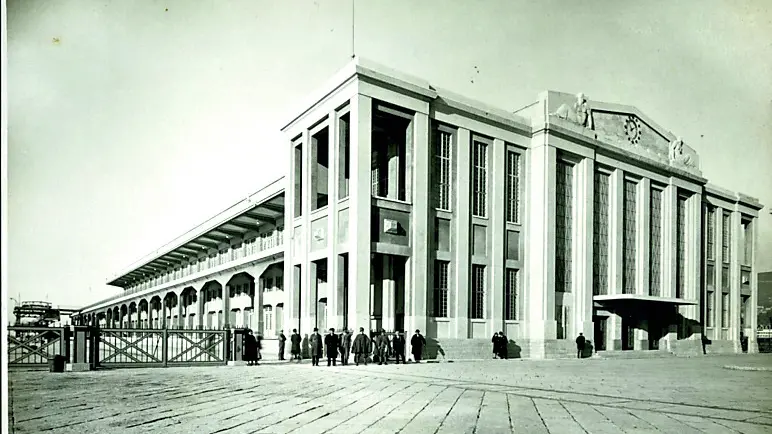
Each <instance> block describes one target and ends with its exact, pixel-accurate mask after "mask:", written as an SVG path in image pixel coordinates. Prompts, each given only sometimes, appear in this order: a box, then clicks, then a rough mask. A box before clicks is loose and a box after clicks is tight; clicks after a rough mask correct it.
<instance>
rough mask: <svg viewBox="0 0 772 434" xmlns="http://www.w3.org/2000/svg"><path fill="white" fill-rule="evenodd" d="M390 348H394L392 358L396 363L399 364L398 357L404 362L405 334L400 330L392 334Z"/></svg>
mask: <svg viewBox="0 0 772 434" xmlns="http://www.w3.org/2000/svg"><path fill="white" fill-rule="evenodd" d="M391 348H392V349H393V350H394V358H395V360H396V363H397V364H398V365H399V359H400V358H401V359H402V364H403V365H404V364H406V363H407V362H406V361H405V335H404V333H402V330H400V331H399V332H397V335H396V336H394V339H393V340H392V342H391Z"/></svg>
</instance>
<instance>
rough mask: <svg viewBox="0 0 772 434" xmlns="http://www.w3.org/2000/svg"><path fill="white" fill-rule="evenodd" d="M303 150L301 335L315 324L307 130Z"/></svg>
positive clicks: (309, 140) (309, 136)
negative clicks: (310, 255) (310, 252)
mask: <svg viewBox="0 0 772 434" xmlns="http://www.w3.org/2000/svg"><path fill="white" fill-rule="evenodd" d="M302 140H303V142H302V146H303V152H302V154H303V155H302V161H303V167H302V169H303V170H302V172H301V178H302V180H301V185H302V188H301V200H300V206H301V207H302V209H303V211H302V216H301V218H300V221H301V228H302V232H301V236H302V239H301V242H300V245H301V246H302V252H303V253H302V260H301V262H300V263H301V264H302V265H301V267H300V328H299V329H298V333H300V334H301V335H304V334H309V335H310V334H311V333H312V331H313V329H314V327H315V326H316V325H315V321H314V319H313V318H312V316H313V314H314V313H315V312H316V304H317V300H316V294H315V293H316V282H315V278H316V273H315V271H316V270H314V267H313V263H312V262H310V261H309V260H308V252H309V251H310V249H311V236H312V235H313V234H312V233H311V218H310V217H311V216H310V214H311V200H312V199H315V198H312V197H311V191H312V189H311V179H312V178H311V172H312V168H311V163H312V161H313V160H312V158H311V149H312V146H311V134H310V132H309V131H308V130H305V131H303V139H302ZM262 316H263V315H262V312H260V313H259V317H260V321H261V323H262Z"/></svg>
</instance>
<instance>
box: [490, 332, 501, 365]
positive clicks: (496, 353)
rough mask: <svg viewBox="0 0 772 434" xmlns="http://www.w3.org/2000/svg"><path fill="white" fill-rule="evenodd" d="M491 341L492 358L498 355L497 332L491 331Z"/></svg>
mask: <svg viewBox="0 0 772 434" xmlns="http://www.w3.org/2000/svg"><path fill="white" fill-rule="evenodd" d="M491 343H492V344H493V358H494V359H497V358H498V357H499V349H500V344H499V332H495V333H493V337H492V338H491Z"/></svg>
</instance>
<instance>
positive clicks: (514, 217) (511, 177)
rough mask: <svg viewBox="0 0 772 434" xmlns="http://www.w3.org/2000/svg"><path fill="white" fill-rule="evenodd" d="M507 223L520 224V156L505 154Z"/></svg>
mask: <svg viewBox="0 0 772 434" xmlns="http://www.w3.org/2000/svg"><path fill="white" fill-rule="evenodd" d="M507 222H509V223H519V222H520V154H518V153H516V152H513V151H508V152H507Z"/></svg>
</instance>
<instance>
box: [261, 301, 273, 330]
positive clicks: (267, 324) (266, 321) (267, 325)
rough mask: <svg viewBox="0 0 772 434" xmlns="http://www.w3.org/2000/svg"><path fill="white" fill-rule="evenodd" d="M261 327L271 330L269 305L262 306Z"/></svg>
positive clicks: (271, 314) (271, 316)
mask: <svg viewBox="0 0 772 434" xmlns="http://www.w3.org/2000/svg"><path fill="white" fill-rule="evenodd" d="M263 329H264V330H273V308H272V307H271V306H264V307H263Z"/></svg>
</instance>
